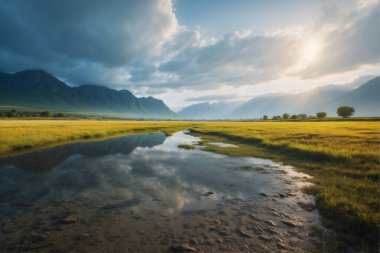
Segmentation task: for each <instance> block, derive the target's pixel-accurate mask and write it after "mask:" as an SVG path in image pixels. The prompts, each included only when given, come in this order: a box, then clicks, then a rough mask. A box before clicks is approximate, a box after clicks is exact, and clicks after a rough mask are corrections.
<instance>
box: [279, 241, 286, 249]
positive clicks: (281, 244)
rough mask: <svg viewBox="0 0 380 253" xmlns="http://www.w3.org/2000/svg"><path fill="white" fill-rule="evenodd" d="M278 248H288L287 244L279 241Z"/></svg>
mask: <svg viewBox="0 0 380 253" xmlns="http://www.w3.org/2000/svg"><path fill="white" fill-rule="evenodd" d="M277 248H279V249H286V246H285V244H283V243H281V242H278V243H277Z"/></svg>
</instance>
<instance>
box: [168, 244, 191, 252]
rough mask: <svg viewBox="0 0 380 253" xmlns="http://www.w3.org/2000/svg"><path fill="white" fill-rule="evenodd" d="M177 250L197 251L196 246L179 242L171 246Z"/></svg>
mask: <svg viewBox="0 0 380 253" xmlns="http://www.w3.org/2000/svg"><path fill="white" fill-rule="evenodd" d="M170 248H171V249H172V250H173V251H175V252H186V251H196V248H194V247H191V246H189V245H188V244H187V243H178V244H174V245H172V246H171V247H170Z"/></svg>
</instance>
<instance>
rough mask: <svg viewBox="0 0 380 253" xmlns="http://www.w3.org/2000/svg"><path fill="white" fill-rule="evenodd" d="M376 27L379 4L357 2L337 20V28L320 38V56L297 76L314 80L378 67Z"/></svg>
mask: <svg viewBox="0 0 380 253" xmlns="http://www.w3.org/2000/svg"><path fill="white" fill-rule="evenodd" d="M330 12H331V13H330V14H329V16H333V14H334V10H332V11H330ZM328 24H329V23H325V24H324V26H327V25H328ZM379 27H380V2H377V1H362V2H360V5H359V6H358V7H357V9H354V10H353V11H351V12H348V13H345V14H344V15H343V16H341V17H340V22H339V23H338V25H337V26H335V27H332V28H331V27H330V29H329V31H328V32H327V33H326V34H325V35H324V47H322V49H321V52H320V56H321V57H319V58H318V59H317V61H315V62H314V63H313V64H312V65H310V66H308V67H307V68H305V69H303V70H302V71H301V72H300V73H298V74H299V75H300V76H302V77H304V78H315V77H319V76H324V75H328V74H333V73H339V72H347V71H350V70H355V69H358V68H359V67H361V66H363V65H369V64H379V63H380V32H379ZM320 29H323V25H321V27H320Z"/></svg>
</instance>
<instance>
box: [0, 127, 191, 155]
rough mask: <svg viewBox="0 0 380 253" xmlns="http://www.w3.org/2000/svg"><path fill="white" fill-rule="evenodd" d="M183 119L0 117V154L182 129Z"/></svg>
mask: <svg viewBox="0 0 380 253" xmlns="http://www.w3.org/2000/svg"><path fill="white" fill-rule="evenodd" d="M190 126H191V124H189V123H186V122H163V121H117V120H114V121H105V120H103V121H100V120H0V156H4V155H8V154H11V153H15V152H22V151H25V150H28V149H32V148H38V147H45V146H50V145H56V144H60V143H65V142H72V141H79V140H84V139H93V138H104V137H107V136H114V135H124V134H133V133H149V132H159V131H161V132H166V133H167V134H170V133H172V132H175V131H179V130H182V129H186V128H188V127H190Z"/></svg>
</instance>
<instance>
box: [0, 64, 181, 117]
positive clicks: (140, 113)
mask: <svg viewBox="0 0 380 253" xmlns="http://www.w3.org/2000/svg"><path fill="white" fill-rule="evenodd" d="M0 105H1V106H22V107H34V108H41V109H48V110H55V111H69V112H81V113H95V114H104V115H113V116H122V117H146V118H174V117H176V114H175V113H174V112H173V111H172V110H170V109H169V108H168V107H167V106H166V105H165V103H164V102H163V101H162V100H159V99H155V98H153V97H141V98H137V97H136V96H134V95H133V94H132V93H131V92H130V91H128V90H120V91H117V90H113V89H110V88H107V87H104V86H97V85H81V86H77V87H70V86H68V85H67V84H65V83H64V82H62V81H60V80H58V79H57V78H55V77H54V76H53V75H51V74H49V73H47V72H45V71H43V70H25V71H21V72H17V73H14V74H8V73H2V72H0Z"/></svg>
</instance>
